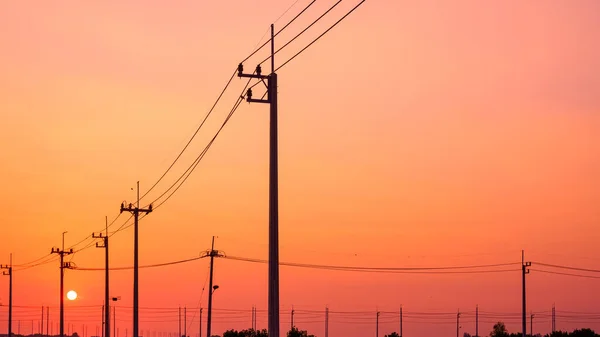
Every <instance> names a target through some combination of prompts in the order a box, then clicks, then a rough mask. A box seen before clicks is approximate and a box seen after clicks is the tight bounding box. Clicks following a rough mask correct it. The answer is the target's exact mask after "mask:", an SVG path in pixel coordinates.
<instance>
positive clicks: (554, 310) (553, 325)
mask: <svg viewBox="0 0 600 337" xmlns="http://www.w3.org/2000/svg"><path fill="white" fill-rule="evenodd" d="M554 331H556V307H555V305H554V304H552V332H554Z"/></svg>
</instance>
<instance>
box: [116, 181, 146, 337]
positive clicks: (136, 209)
mask: <svg viewBox="0 0 600 337" xmlns="http://www.w3.org/2000/svg"><path fill="white" fill-rule="evenodd" d="M124 211H126V212H130V213H132V214H133V337H140V336H139V323H140V320H139V316H138V312H139V310H138V308H139V298H138V220H139V216H140V213H145V214H148V213H150V212H152V204H150V205H149V206H148V208H147V209H143V208H140V182H139V181H138V182H137V205H136V207H133V205H132V204H131V203H130V204H129V206H128V207H125V204H124V203H121V213H123V212H124ZM114 337H117V336H114Z"/></svg>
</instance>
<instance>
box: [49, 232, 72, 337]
mask: <svg viewBox="0 0 600 337" xmlns="http://www.w3.org/2000/svg"><path fill="white" fill-rule="evenodd" d="M66 233H67V232H63V233H62V248H61V249H58V248H52V251H51V254H58V255H59V256H60V318H59V320H60V322H59V323H60V332H59V333H60V335H59V336H60V337H64V336H65V310H64V309H65V308H64V302H65V292H64V278H65V268H70V267H71V263H70V262H64V258H65V255H70V254H73V248H71V249H69V250H65V234H66Z"/></svg>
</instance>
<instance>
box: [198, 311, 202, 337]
mask: <svg viewBox="0 0 600 337" xmlns="http://www.w3.org/2000/svg"><path fill="white" fill-rule="evenodd" d="M198 336H199V337H202V307H200V334H199V335H198Z"/></svg>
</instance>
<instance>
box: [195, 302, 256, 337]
mask: <svg viewBox="0 0 600 337" xmlns="http://www.w3.org/2000/svg"><path fill="white" fill-rule="evenodd" d="M254 315H255V312H254V306H252V322H251V323H250V325H251V326H252V330H256V329H255V328H254ZM200 337H202V336H200Z"/></svg>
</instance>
